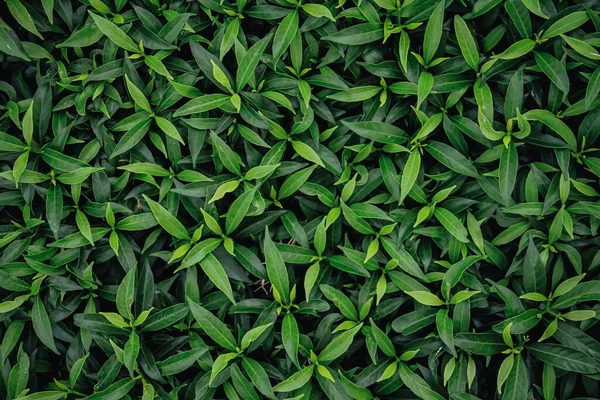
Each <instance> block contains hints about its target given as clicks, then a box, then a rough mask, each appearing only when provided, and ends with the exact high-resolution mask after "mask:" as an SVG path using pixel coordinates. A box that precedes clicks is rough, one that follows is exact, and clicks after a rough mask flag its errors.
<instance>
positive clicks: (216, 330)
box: [187, 298, 237, 351]
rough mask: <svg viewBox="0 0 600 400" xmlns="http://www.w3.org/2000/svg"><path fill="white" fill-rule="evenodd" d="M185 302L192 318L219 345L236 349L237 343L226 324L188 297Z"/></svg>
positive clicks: (231, 349) (232, 349)
mask: <svg viewBox="0 0 600 400" xmlns="http://www.w3.org/2000/svg"><path fill="white" fill-rule="evenodd" d="M187 302H188V304H189V306H190V310H191V311H192V315H193V316H194V319H195V320H196V321H197V322H198V323H199V324H200V327H201V328H202V330H203V331H204V332H206V334H207V335H208V336H210V337H211V338H212V340H214V341H215V342H216V343H217V344H219V345H220V346H221V347H224V348H225V349H227V350H230V351H236V347H237V343H236V341H235V339H234V337H233V335H232V334H231V332H229V329H228V328H227V326H226V325H225V324H224V323H223V322H221V321H220V320H219V319H218V318H217V317H215V316H214V315H213V314H212V313H211V312H210V311H208V310H207V309H205V308H204V307H202V306H200V305H199V304H196V303H195V302H193V301H192V300H191V299H190V298H188V299H187Z"/></svg>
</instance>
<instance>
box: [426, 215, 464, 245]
mask: <svg viewBox="0 0 600 400" xmlns="http://www.w3.org/2000/svg"><path fill="white" fill-rule="evenodd" d="M433 214H434V215H435V217H436V218H437V219H438V221H440V223H441V224H442V225H443V226H444V228H445V229H446V230H447V231H448V232H449V233H450V234H451V235H452V236H454V237H455V238H456V239H458V241H459V242H462V243H469V239H468V237H467V235H468V232H467V229H466V228H465V227H464V225H463V224H462V222H460V220H459V219H458V218H456V216H455V215H454V214H452V213H451V212H450V211H448V210H446V209H445V208H442V207H436V208H435V209H434V210H433Z"/></svg>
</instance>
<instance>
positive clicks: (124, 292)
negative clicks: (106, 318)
mask: <svg viewBox="0 0 600 400" xmlns="http://www.w3.org/2000/svg"><path fill="white" fill-rule="evenodd" d="M136 278H137V276H136V269H135V268H132V269H130V270H129V271H128V272H127V274H125V278H123V281H122V282H121V284H120V285H119V288H118V289H117V310H119V314H121V315H122V316H123V317H124V318H128V319H130V320H133V316H132V314H131V305H132V304H133V299H134V294H135V280H136Z"/></svg>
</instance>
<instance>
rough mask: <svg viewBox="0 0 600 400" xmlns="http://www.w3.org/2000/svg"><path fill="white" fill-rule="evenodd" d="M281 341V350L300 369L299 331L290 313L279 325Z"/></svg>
mask: <svg viewBox="0 0 600 400" xmlns="http://www.w3.org/2000/svg"><path fill="white" fill-rule="evenodd" d="M281 341H282V342H283V348H284V349H285V351H286V353H287V355H288V357H290V359H291V360H292V362H293V363H294V365H295V366H296V367H297V368H298V369H300V363H299V361H298V349H299V346H300V331H299V329H298V323H297V322H296V318H295V317H294V314H292V313H290V312H288V313H286V314H285V316H284V317H283V322H282V323H281ZM275 391H277V390H275Z"/></svg>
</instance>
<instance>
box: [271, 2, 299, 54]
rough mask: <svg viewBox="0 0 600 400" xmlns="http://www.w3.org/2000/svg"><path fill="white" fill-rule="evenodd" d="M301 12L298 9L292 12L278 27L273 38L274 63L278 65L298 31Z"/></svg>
mask: <svg viewBox="0 0 600 400" xmlns="http://www.w3.org/2000/svg"><path fill="white" fill-rule="evenodd" d="M298 22H299V14H298V10H294V11H292V12H290V13H289V14H288V15H287V16H286V17H285V18H284V19H283V20H282V21H281V22H280V23H279V26H278V27H277V31H276V32H275V37H274V38H273V64H274V65H277V62H278V61H279V59H280V58H281V56H282V55H283V53H285V51H286V50H287V49H288V47H289V46H290V43H292V39H293V38H294V36H295V35H296V32H298Z"/></svg>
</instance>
